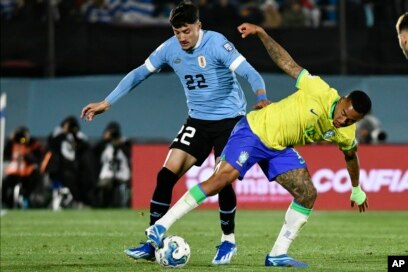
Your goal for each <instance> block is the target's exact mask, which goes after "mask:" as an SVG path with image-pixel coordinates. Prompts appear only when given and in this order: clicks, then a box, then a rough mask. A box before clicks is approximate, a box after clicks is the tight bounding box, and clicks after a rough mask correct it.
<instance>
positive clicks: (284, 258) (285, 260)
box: [265, 254, 309, 268]
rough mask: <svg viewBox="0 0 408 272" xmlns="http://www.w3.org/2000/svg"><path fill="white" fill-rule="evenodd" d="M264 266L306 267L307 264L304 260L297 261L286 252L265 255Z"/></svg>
mask: <svg viewBox="0 0 408 272" xmlns="http://www.w3.org/2000/svg"><path fill="white" fill-rule="evenodd" d="M265 266H281V267H299V268H303V267H308V266H309V265H308V264H307V263H304V262H300V261H297V260H295V259H293V258H292V257H289V256H288V255H286V254H282V255H279V256H269V255H266V259H265Z"/></svg>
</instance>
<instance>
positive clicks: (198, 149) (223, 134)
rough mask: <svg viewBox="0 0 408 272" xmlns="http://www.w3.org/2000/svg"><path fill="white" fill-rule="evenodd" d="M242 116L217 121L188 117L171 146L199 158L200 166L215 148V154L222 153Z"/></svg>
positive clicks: (198, 164) (197, 163) (217, 155)
mask: <svg viewBox="0 0 408 272" xmlns="http://www.w3.org/2000/svg"><path fill="white" fill-rule="evenodd" d="M241 118H242V116H238V117H235V118H227V119H222V120H217V121H206V120H200V119H194V118H191V117H188V118H187V120H186V122H185V123H184V125H183V126H182V127H181V129H180V131H179V133H178V135H177V137H176V138H175V139H174V140H173V143H172V144H171V145H170V149H171V148H177V149H181V150H183V151H185V152H187V153H188V154H190V155H192V156H193V157H195V158H196V159H197V162H196V163H195V165H197V166H200V165H201V164H202V163H203V162H204V161H205V159H206V158H207V157H208V155H209V154H210V153H211V151H212V149H213V148H214V156H215V157H216V158H217V157H219V156H220V155H221V152H222V150H223V149H224V146H225V144H226V143H227V141H228V138H229V136H230V134H231V131H232V129H233V128H234V126H235V124H236V123H237V122H238V121H239V120H240V119H241Z"/></svg>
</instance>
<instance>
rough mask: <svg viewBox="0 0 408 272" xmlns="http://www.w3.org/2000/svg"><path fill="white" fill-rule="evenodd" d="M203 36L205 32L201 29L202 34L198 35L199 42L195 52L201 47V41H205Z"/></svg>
mask: <svg viewBox="0 0 408 272" xmlns="http://www.w3.org/2000/svg"><path fill="white" fill-rule="evenodd" d="M203 35H204V31H203V30H202V29H200V33H198V41H197V43H196V45H195V46H194V48H193V50H194V49H197V48H198V47H199V46H200V44H201V41H202V40H203Z"/></svg>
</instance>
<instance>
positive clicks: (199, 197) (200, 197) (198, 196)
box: [189, 184, 207, 204]
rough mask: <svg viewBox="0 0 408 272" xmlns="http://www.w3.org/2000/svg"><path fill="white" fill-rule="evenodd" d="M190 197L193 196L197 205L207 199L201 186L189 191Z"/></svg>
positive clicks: (195, 186)
mask: <svg viewBox="0 0 408 272" xmlns="http://www.w3.org/2000/svg"><path fill="white" fill-rule="evenodd" d="M189 193H190V195H192V196H193V198H194V199H195V201H197V204H201V203H202V202H203V201H204V200H205V199H206V198H207V196H206V195H205V193H204V192H203V190H201V187H200V185H199V184H197V185H194V186H193V187H192V188H191V189H190V190H189Z"/></svg>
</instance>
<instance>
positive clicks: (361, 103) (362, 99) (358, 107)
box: [347, 90, 371, 115]
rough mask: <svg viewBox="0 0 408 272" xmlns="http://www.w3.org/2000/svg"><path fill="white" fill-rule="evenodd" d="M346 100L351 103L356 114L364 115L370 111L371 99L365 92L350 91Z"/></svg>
mask: <svg viewBox="0 0 408 272" xmlns="http://www.w3.org/2000/svg"><path fill="white" fill-rule="evenodd" d="M347 99H349V100H350V101H351V105H353V108H354V110H355V111H356V112H358V113H361V114H362V115H366V114H367V113H369V112H370V111H371V99H370V97H369V96H368V95H367V94H366V93H365V92H363V91H359V90H357V91H352V92H351V93H350V94H349V95H348V96H347Z"/></svg>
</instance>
